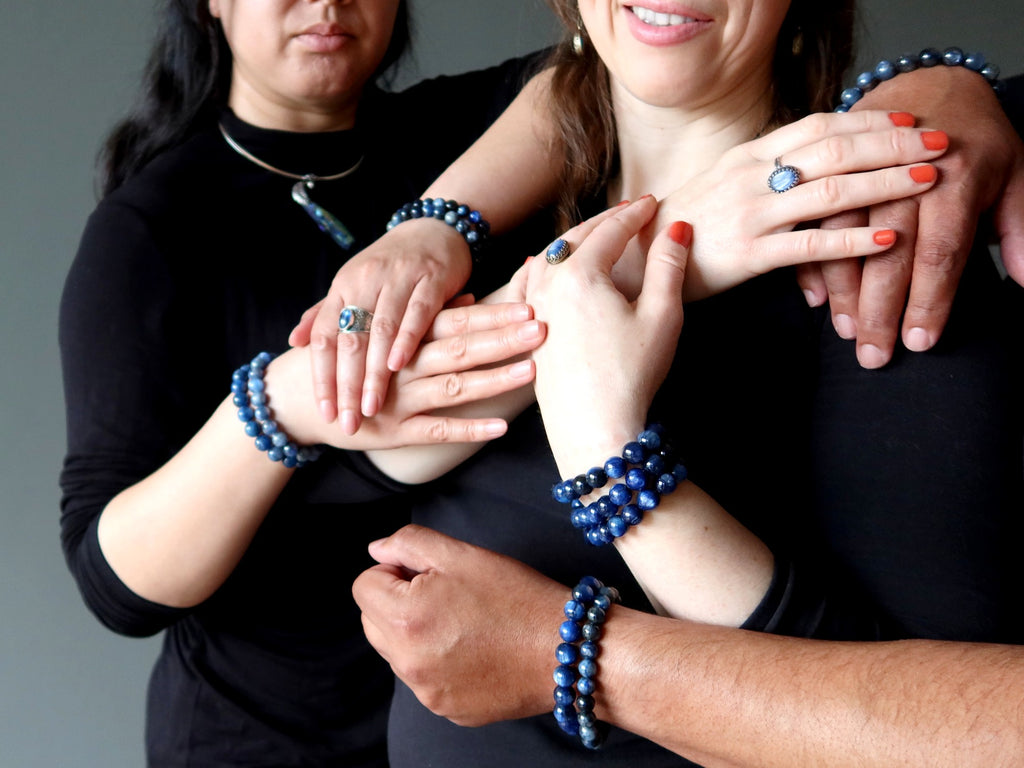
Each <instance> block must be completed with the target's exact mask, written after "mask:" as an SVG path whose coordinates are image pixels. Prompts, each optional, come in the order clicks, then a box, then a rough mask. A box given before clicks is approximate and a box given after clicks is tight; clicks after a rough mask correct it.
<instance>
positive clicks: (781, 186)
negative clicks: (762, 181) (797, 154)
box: [768, 157, 800, 195]
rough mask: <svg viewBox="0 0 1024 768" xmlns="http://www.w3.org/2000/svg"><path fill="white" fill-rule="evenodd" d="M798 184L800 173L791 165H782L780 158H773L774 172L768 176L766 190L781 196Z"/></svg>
mask: <svg viewBox="0 0 1024 768" xmlns="http://www.w3.org/2000/svg"><path fill="white" fill-rule="evenodd" d="M799 183H800V171H798V170H797V169H796V168H794V167H793V166H792V165H783V164H782V158H781V157H776V158H775V170H774V171H772V172H771V175H770V176H768V188H769V189H770V190H771V191H772V192H777V193H778V194H780V195H781V194H782V193H783V192H788V191H789V190H791V189H792V188H793V187H795V186H796V185H797V184H799Z"/></svg>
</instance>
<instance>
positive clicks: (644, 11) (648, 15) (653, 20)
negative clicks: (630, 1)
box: [630, 5, 694, 27]
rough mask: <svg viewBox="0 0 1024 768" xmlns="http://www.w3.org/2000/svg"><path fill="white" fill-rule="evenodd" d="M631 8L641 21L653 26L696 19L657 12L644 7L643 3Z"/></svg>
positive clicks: (671, 24) (666, 25)
mask: <svg viewBox="0 0 1024 768" xmlns="http://www.w3.org/2000/svg"><path fill="white" fill-rule="evenodd" d="M630 10H632V11H633V13H634V14H636V17H637V18H638V19H640V21H642V22H643V23H644V24H650V25H651V26H652V27H672V26H675V25H676V24H685V23H686V22H689V21H694V19H691V18H690V17H688V16H680V15H678V14H675V13H657V12H655V11H652V10H651V9H650V8H644V7H643V6H642V5H634V6H632V7H631V9H630Z"/></svg>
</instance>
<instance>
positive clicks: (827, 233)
mask: <svg viewBox="0 0 1024 768" xmlns="http://www.w3.org/2000/svg"><path fill="white" fill-rule="evenodd" d="M696 236H697V237H700V233H699V232H698V233H697V235H696ZM895 242H896V232H895V231H893V230H891V229H881V228H878V227H850V228H847V229H797V230H793V231H790V232H780V233H777V234H774V235H765V236H764V237H761V238H758V239H757V241H755V243H754V244H753V246H752V247H751V251H750V255H749V268H750V270H751V274H752V275H760V274H764V273H766V272H770V271H772V270H773V269H778V268H779V267H786V266H791V265H793V264H799V263H801V262H804V261H820V262H826V261H834V260H838V259H849V258H853V257H857V256H871V255H874V254H877V253H881V252H883V251H885V250H887V249H888V248H891V247H892V245H893V243H895ZM823 268H824V267H823ZM826 280H827V276H826Z"/></svg>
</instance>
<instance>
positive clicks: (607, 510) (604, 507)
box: [551, 424, 687, 546]
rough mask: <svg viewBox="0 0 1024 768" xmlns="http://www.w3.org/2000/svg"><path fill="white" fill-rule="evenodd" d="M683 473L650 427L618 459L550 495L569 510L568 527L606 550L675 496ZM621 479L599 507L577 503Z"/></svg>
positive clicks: (560, 485) (655, 428)
mask: <svg viewBox="0 0 1024 768" xmlns="http://www.w3.org/2000/svg"><path fill="white" fill-rule="evenodd" d="M686 474H687V473H686V467H685V466H683V465H682V464H681V463H680V462H679V461H678V460H677V458H676V455H675V452H674V450H673V449H672V446H671V445H669V444H668V442H667V441H666V440H664V439H663V430H662V428H661V427H660V426H659V425H657V424H652V425H651V426H649V427H648V428H647V429H645V430H644V431H643V432H641V433H640V434H639V435H638V436H637V439H636V440H635V441H633V442H629V443H626V445H625V446H624V447H623V449H622V455H621V456H612V457H611V458H610V459H608V461H606V462H605V463H604V466H603V467H592V468H591V469H590V470H589V471H588V472H587V473H586V474H584V475H577V476H576V477H573V478H570V479H568V480H563V481H562V482H560V483H557V484H556V485H555V486H554V487H553V488H552V489H551V495H552V496H553V497H554V499H555V501H557V502H559V503H561V504H569V505H571V506H572V515H571V516H570V521H571V522H572V525H573V527H574V528H579V529H581V530H582V531H583V535H584V537H585V538H586V540H587V541H589V542H590V543H591V544H593V545H595V546H603V545H605V544H610V543H611V542H613V541H614V540H615V539H617V538H619V537H620V536H623V535H624V534H625V533H626V531H628V530H629V529H630V527H632V526H634V525H639V524H640V522H641V521H643V518H644V513H645V512H649V511H651V510H652V509H655V508H656V507H657V506H658V504H660V503H661V497H662V496H665V495H667V494H669V493H672V491H674V490H675V489H676V488H677V487H678V485H679V483H681V482H683V481H684V480H685V479H686ZM609 479H612V480H618V479H621V480H622V482H621V483H615V484H614V485H612V487H611V488H610V489H609V491H608V493H606V494H605V495H603V496H601V497H600V498H599V499H598V500H597V501H594V502H592V503H590V504H586V505H585V504H584V503H583V502H582V501H581V497H583V496H586V495H587V494H589V493H592V492H593V491H594V490H595V489H598V488H603V487H604V486H605V485H606V484H607V483H608V480H609Z"/></svg>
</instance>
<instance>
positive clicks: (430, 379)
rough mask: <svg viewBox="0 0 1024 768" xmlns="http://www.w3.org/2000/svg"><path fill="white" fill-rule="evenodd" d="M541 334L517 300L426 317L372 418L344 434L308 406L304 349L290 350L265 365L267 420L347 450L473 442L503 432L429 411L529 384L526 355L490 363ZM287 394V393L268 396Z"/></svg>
mask: <svg viewBox="0 0 1024 768" xmlns="http://www.w3.org/2000/svg"><path fill="white" fill-rule="evenodd" d="M543 339H544V326H543V324H541V323H539V322H537V321H536V320H533V319H532V311H531V309H530V307H528V306H526V305H525V304H510V303H506V304H490V305H481V304H477V305H471V306H460V307H454V308H451V309H446V310H444V311H442V312H441V313H440V314H438V315H437V317H436V318H435V319H434V322H433V325H432V326H431V330H430V333H429V334H428V336H427V341H426V343H424V344H423V346H422V347H420V349H419V351H417V352H416V353H415V354H414V355H413V357H412V360H411V361H410V362H409V364H408V365H406V366H405V367H404V368H403V369H402V370H401V371H399V372H398V373H397V374H396V375H395V380H394V381H393V382H392V386H391V387H390V388H389V390H388V392H387V394H386V396H385V398H384V402H383V404H382V405H381V408H380V410H379V412H378V413H377V415H376V416H374V417H373V418H372V419H367V420H365V421H363V423H362V425H361V426H360V427H359V429H358V430H357V431H356V432H355V434H353V435H350V434H348V433H347V432H346V430H344V429H343V428H342V427H341V426H340V425H339V424H337V423H333V424H327V423H325V422H324V421H323V420H322V419H321V418H320V417H319V415H318V413H317V412H316V411H315V410H314V409H313V408H312V407H311V403H312V402H313V398H312V397H311V393H310V391H309V390H310V380H309V359H308V358H309V357H310V356H311V355H312V354H313V353H312V351H311V350H310V349H309V348H308V347H305V348H293V349H291V350H289V351H288V352H286V353H285V354H284V355H282V356H281V357H280V358H278V359H277V360H275V361H274V362H273V363H271V365H270V367H269V368H268V370H267V391H268V392H269V393H270V395H271V399H272V401H271V407H272V408H273V409H274V415H275V419H276V420H277V421H278V422H279V423H280V425H281V426H282V428H283V429H284V430H285V431H286V432H287V433H288V434H289V436H291V437H292V439H293V440H295V441H296V442H298V443H300V444H308V443H327V444H329V445H333V446H336V447H339V448H344V449H347V450H371V449H381V448H395V447H399V446H404V445H420V444H432V443H442V442H478V441H482V440H490V439H493V438H495V437H498V436H500V435H502V434H504V432H505V430H506V429H507V424H506V422H505V421H504V420H503V419H496V418H486V417H481V418H456V417H452V416H447V415H435V414H434V413H433V412H434V411H437V410H440V409H444V408H448V407H450V406H453V405H460V404H463V403H468V402H474V401H477V400H485V399H487V398H490V397H493V396H495V395H497V394H500V393H502V392H508V391H509V390H512V389H516V388H518V387H521V386H524V385H526V384H529V383H530V382H531V381H532V380H533V374H534V366H533V363H532V362H531V361H530V360H522V361H518V362H512V363H508V364H506V365H500V366H497V367H488V368H481V369H480V370H471V369H475V368H480V367H481V366H491V365H494V364H496V363H500V362H501V361H504V360H509V359H511V358H514V357H516V356H517V355H522V354H524V353H527V352H529V351H530V350H532V349H534V348H535V347H537V345H538V344H540V343H541V341H543ZM280 392H287V393H288V396H287V397H284V396H281V395H275V393H280Z"/></svg>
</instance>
